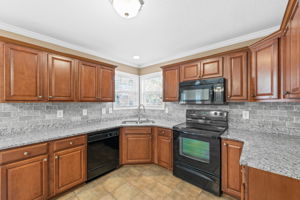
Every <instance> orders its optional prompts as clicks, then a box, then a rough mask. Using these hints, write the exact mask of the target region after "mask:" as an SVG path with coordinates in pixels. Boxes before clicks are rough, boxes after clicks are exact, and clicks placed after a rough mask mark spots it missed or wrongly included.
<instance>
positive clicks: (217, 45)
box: [0, 21, 280, 68]
mask: <svg viewBox="0 0 300 200" xmlns="http://www.w3.org/2000/svg"><path fill="white" fill-rule="evenodd" d="M279 28H280V26H274V27H271V28H268V29H264V30H261V31H257V32H254V33H250V34H246V35H243V36H239V37H236V38H232V39H229V40H225V41H221V42H217V43H214V44H210V45H206V46H203V47H200V48H197V49H194V50H189V51H186V52H182V53H180V54H177V55H175V56H170V57H167V58H165V59H161V60H157V61H155V62H149V63H145V64H143V65H137V64H134V63H129V62H127V61H123V60H119V59H116V58H113V57H111V56H107V55H104V54H101V53H99V52H97V51H94V50H91V49H87V48H84V47H81V46H79V45H75V44H72V43H69V42H65V41H62V40H59V39H56V38H53V37H50V36H47V35H44V34H40V33H37V32H33V31H29V30H27V29H24V28H20V27H17V26H14V25H10V24H7V23H4V22H1V21H0V29H2V30H4V31H8V32H12V33H15V34H19V35H22V36H26V37H29V38H32V39H37V40H40V41H43V42H48V43H52V44H55V45H58V46H61V47H64V48H68V49H71V50H76V51H79V52H82V53H86V54H90V55H92V56H97V57H99V58H103V59H105V60H108V61H113V62H117V63H120V64H125V65H128V66H131V67H136V68H144V67H148V66H151V65H156V64H160V63H164V62H168V61H171V60H176V59H179V58H183V57H187V56H191V55H195V54H198V53H202V52H206V51H210V50H214V49H218V48H222V47H226V46H230V45H233V44H237V43H240V42H245V41H248V40H252V39H256V38H260V37H264V36H267V35H269V34H272V33H273V32H275V31H278V30H279Z"/></svg>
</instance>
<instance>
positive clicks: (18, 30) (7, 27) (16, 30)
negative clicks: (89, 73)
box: [0, 21, 138, 67]
mask: <svg viewBox="0 0 300 200" xmlns="http://www.w3.org/2000/svg"><path fill="white" fill-rule="evenodd" d="M0 29H1V30H4V31H8V32H11V33H15V34H18V35H21V36H26V37H29V38H32V39H36V40H40V41H42V42H48V43H51V44H55V45H58V46H61V47H64V48H68V49H71V50H76V51H79V52H82V53H86V54H90V55H92V56H97V57H99V58H102V59H105V60H108V61H113V62H117V63H120V64H125V65H128V66H131V67H138V66H137V65H136V64H133V63H128V62H126V61H123V60H119V59H116V58H112V57H111V56H106V55H104V54H101V53H99V52H97V51H94V50H91V49H87V48H84V47H81V46H79V45H75V44H72V43H69V42H65V41H62V40H59V39H56V38H53V37H50V36H47V35H44V34H40V33H37V32H33V31H29V30H27V29H24V28H21V27H17V26H14V25H10V24H7V23H5V22H1V21H0ZM103 62H105V61H103Z"/></svg>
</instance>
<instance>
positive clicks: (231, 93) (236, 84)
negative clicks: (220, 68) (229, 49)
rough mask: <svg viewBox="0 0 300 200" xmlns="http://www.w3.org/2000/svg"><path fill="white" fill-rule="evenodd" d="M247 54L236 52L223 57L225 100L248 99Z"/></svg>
mask: <svg viewBox="0 0 300 200" xmlns="http://www.w3.org/2000/svg"><path fill="white" fill-rule="evenodd" d="M247 63H248V62H247V52H238V53H233V54H230V55H227V56H226V57H225V72H226V78H227V80H228V81H227V100H228V101H236V100H247V99H248V73H247V72H248V67H247V66H248V65H247Z"/></svg>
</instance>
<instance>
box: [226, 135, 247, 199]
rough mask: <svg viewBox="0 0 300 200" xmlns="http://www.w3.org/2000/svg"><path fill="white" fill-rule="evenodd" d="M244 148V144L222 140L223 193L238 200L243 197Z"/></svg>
mask: <svg viewBox="0 0 300 200" xmlns="http://www.w3.org/2000/svg"><path fill="white" fill-rule="evenodd" d="M242 148H243V143H242V142H238V141H234V140H224V139H223V140H222V191H223V192H224V193H226V194H229V195H231V196H234V197H237V198H240V197H241V186H242V172H241V170H242V167H241V166H240V157H241V153H242Z"/></svg>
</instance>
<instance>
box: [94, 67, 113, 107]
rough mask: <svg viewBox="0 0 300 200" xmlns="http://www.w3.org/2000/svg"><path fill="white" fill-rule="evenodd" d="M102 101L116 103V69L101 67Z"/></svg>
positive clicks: (100, 87) (100, 91)
mask: <svg viewBox="0 0 300 200" xmlns="http://www.w3.org/2000/svg"><path fill="white" fill-rule="evenodd" d="M98 86H99V93H100V100H101V101H104V102H114V101H115V69H114V68H110V67H101V68H100V70H99V84H98Z"/></svg>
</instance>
